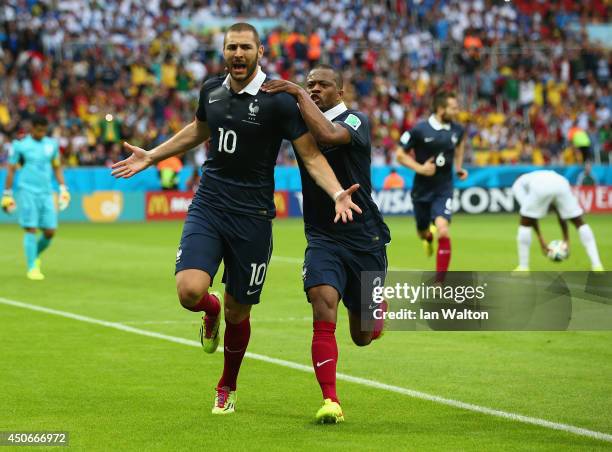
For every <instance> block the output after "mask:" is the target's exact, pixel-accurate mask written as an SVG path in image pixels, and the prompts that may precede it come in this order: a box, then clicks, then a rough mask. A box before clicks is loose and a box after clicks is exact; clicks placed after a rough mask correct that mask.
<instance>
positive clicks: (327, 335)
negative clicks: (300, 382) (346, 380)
mask: <svg viewBox="0 0 612 452" xmlns="http://www.w3.org/2000/svg"><path fill="white" fill-rule="evenodd" d="M335 331H336V324H335V323H332V322H323V321H321V320H315V321H314V322H313V335H312V367H314V371H315V375H316V377H317V381H318V382H319V385H320V386H321V391H322V392H323V398H324V399H332V400H333V401H334V402H338V396H337V395H336V363H337V362H338V345H337V344H336V336H335V335H334V333H335Z"/></svg>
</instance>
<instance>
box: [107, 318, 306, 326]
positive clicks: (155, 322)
mask: <svg viewBox="0 0 612 452" xmlns="http://www.w3.org/2000/svg"><path fill="white" fill-rule="evenodd" d="M307 321H312V317H285V318H277V319H275V318H270V319H257V318H255V319H254V318H251V323H279V322H307ZM116 323H119V324H121V325H172V324H194V325H195V324H200V323H202V322H201V321H199V320H125V321H121V322H116Z"/></svg>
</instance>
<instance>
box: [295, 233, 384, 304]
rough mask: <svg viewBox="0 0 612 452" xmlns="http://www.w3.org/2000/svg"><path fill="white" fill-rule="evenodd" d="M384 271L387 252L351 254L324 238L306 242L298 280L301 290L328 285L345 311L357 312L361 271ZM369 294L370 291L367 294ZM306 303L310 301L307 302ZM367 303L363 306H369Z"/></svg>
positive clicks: (348, 250) (352, 252) (349, 251)
mask: <svg viewBox="0 0 612 452" xmlns="http://www.w3.org/2000/svg"><path fill="white" fill-rule="evenodd" d="M365 271H370V272H382V273H383V274H386V272H387V250H386V247H382V248H380V249H378V250H376V251H370V252H366V251H355V250H351V249H348V248H346V247H344V246H341V245H339V244H338V243H336V242H335V241H333V240H331V239H326V238H320V239H319V238H316V239H312V238H309V239H308V246H307V247H306V255H305V258H304V268H303V270H302V277H303V279H304V291H305V292H306V293H307V294H308V289H310V288H312V287H316V286H321V285H327V286H332V287H333V288H335V289H336V290H337V291H338V294H340V298H341V299H342V302H343V303H344V306H346V308H347V309H348V310H349V311H351V312H353V313H355V314H360V313H361V305H362V303H361V293H362V288H361V272H365ZM369 293H371V291H369ZM309 301H310V300H309ZM369 302H370V300H367V301H366V303H369Z"/></svg>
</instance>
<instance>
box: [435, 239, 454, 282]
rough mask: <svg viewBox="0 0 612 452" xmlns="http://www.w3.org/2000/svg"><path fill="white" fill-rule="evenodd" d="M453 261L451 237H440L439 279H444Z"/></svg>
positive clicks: (437, 262)
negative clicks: (451, 260)
mask: <svg viewBox="0 0 612 452" xmlns="http://www.w3.org/2000/svg"><path fill="white" fill-rule="evenodd" d="M450 259H451V244H450V238H449V237H440V238H439V239H438V254H437V256H436V271H437V272H438V277H437V279H438V280H439V281H440V278H442V280H443V279H444V274H445V273H446V271H447V270H448V266H449V264H450Z"/></svg>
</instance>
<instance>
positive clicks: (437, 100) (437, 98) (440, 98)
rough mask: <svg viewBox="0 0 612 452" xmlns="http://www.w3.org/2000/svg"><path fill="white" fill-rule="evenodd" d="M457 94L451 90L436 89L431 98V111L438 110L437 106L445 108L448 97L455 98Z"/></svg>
mask: <svg viewBox="0 0 612 452" xmlns="http://www.w3.org/2000/svg"><path fill="white" fill-rule="evenodd" d="M456 98H457V95H456V94H455V93H454V92H452V91H438V92H437V93H436V94H435V95H434V98H433V111H434V113H435V112H437V111H438V108H440V107H442V108H446V105H447V102H448V99H456Z"/></svg>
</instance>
